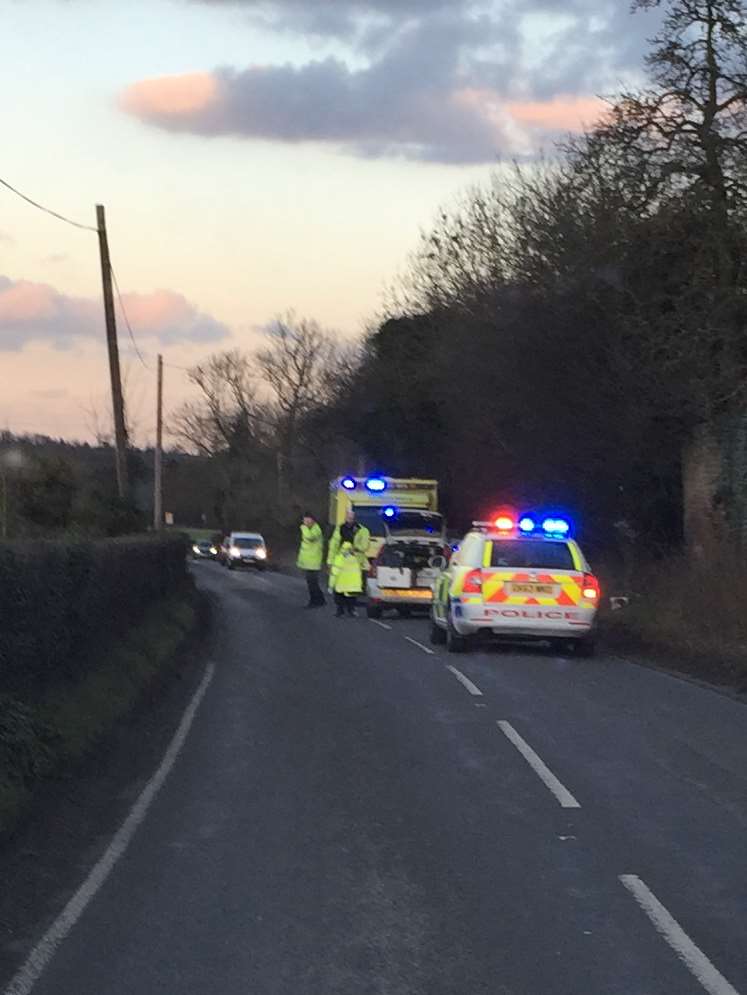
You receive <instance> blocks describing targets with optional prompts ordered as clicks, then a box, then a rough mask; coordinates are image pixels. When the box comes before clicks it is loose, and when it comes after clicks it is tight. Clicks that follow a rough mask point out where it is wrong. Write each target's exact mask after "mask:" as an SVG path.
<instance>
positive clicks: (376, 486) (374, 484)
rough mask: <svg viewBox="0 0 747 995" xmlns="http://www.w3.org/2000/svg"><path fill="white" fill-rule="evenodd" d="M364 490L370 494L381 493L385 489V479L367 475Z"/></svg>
mask: <svg viewBox="0 0 747 995" xmlns="http://www.w3.org/2000/svg"><path fill="white" fill-rule="evenodd" d="M366 490H368V491H371V493H372V494H381V492H382V491H385V490H386V480H384V478H383V477H369V478H368V480H367V481H366Z"/></svg>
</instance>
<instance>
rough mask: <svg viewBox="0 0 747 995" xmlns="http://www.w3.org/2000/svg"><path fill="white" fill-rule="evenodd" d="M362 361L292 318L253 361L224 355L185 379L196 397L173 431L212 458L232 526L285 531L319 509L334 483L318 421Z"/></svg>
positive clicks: (277, 327) (312, 325)
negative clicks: (306, 507)
mask: <svg viewBox="0 0 747 995" xmlns="http://www.w3.org/2000/svg"><path fill="white" fill-rule="evenodd" d="M356 361H357V359H356V353H355V349H354V348H352V347H344V346H341V345H340V344H339V343H338V341H337V340H336V338H335V337H334V336H333V335H331V334H330V333H328V332H325V331H324V330H323V329H322V328H321V327H320V326H319V325H318V324H317V323H316V322H314V321H312V320H310V319H306V318H300V319H296V317H295V316H294V315H293V314H292V313H289V314H288V315H286V316H285V317H284V318H280V319H278V320H277V321H276V322H274V323H273V325H272V326H271V327H270V329H269V330H268V332H267V344H266V345H264V346H263V347H262V348H260V349H258V350H256V351H255V352H254V353H250V354H247V353H242V352H240V351H239V350H231V351H229V352H224V353H219V354H216V355H213V356H211V357H209V358H208V359H207V360H206V361H205V362H204V363H202V364H200V365H198V366H196V367H194V368H193V369H192V370H190V371H189V378H190V380H191V381H192V383H193V384H194V385H195V387H196V388H197V389H198V391H199V396H198V399H197V400H195V401H192V402H188V403H186V404H184V405H182V407H181V408H180V409H179V410H178V411H177V412H175V414H174V415H173V417H172V419H171V431H172V434H173V435H175V436H176V438H177V439H179V441H180V442H181V443H182V445H184V446H185V447H186V448H187V449H189V450H191V451H195V452H199V453H202V454H204V455H206V456H209V457H211V459H212V461H213V464H214V466H215V468H216V470H217V471H218V473H219V480H218V488H217V489H218V491H219V494H218V497H217V500H218V503H219V505H220V507H221V518H222V519H223V524H224V525H225V526H226V527H229V526H232V527H241V526H242V525H246V526H247V527H248V526H249V525H251V524H256V522H257V520H258V519H260V518H268V517H269V518H271V519H273V520H275V521H277V522H280V523H285V522H289V521H290V520H295V518H296V517H297V515H298V510H299V508H300V506H301V505H302V504H304V503H306V502H307V501H309V500H311V502H312V503H319V500H320V494H321V492H322V489H325V490H326V483H327V481H328V479H329V473H328V465H327V461H326V460H325V458H324V453H323V452H322V451H321V450H322V448H323V447H320V445H319V444H318V442H319V437H320V435H321V434H323V424H324V420H323V418H321V417H320V413H321V412H322V411H323V410H324V408H325V405H329V404H330V403H331V401H332V399H333V398H334V397H335V396H336V394H337V392H338V391H339V390H340V389H341V385H342V384H344V383H345V382H347V381H349V380H350V378H351V376H352V371H353V370H354V368H355V365H356ZM326 438H327V437H326V436H325V440H326ZM322 481H323V483H321V482H322Z"/></svg>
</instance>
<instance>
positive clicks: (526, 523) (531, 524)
mask: <svg viewBox="0 0 747 995" xmlns="http://www.w3.org/2000/svg"><path fill="white" fill-rule="evenodd" d="M536 528H537V525H536V523H535V521H534V519H533V518H530V517H529V515H524V517H523V518H520V519H519V532H523V533H524V534H525V535H528V534H529V533H531V532H534V530H535V529H536Z"/></svg>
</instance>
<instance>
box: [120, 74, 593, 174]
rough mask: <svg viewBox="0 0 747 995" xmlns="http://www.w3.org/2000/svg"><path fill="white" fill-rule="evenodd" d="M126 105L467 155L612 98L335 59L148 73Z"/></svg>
mask: <svg viewBox="0 0 747 995" xmlns="http://www.w3.org/2000/svg"><path fill="white" fill-rule="evenodd" d="M120 105H121V107H122V108H123V109H124V110H125V111H126V112H127V113H129V114H132V115H134V116H136V117H138V118H140V119H141V120H142V121H144V122H146V123H148V124H151V125H154V126H156V127H160V128H163V129H165V130H169V131H185V132H190V133H193V134H199V135H205V136H215V135H227V134H231V135H239V136H242V137H246V138H262V139H269V140H274V141H281V142H299V141H318V142H328V143H335V144H336V145H338V146H341V147H346V148H347V149H348V150H349V151H352V152H353V153H354V154H356V155H362V156H383V155H386V156H397V155H399V156H404V157H407V158H412V159H422V160H430V161H438V162H462V163H469V162H489V161H495V160H496V159H497V158H500V157H501V156H506V155H511V154H514V153H515V152H517V151H518V150H519V149H524V148H526V146H527V140H528V141H529V143H530V144H531V141H532V139H533V137H538V132H541V133H542V135H540V136H539V137H540V138H542V137H544V135H546V134H547V133H557V132H567V131H580V130H582V128H583V127H584V126H585V125H588V124H591V123H593V122H594V120H596V119H597V118H598V117H599V115H600V112H601V111H602V110H603V107H604V105H603V103H602V102H601V101H599V100H596V99H594V98H589V97H574V96H562V95H561V96H556V97H553V98H552V99H549V100H544V101H534V102H531V101H528V102H524V103H520V102H507V101H506V99H505V98H504V97H503V96H502V95H501V94H500V93H499V92H498V91H497V90H495V89H493V88H492V87H465V86H463V85H457V84H456V82H455V81H454V80H450V81H448V82H446V81H439V83H438V84H436V85H435V86H428V85H425V86H422V87H421V86H418V85H414V84H413V82H412V81H410V85H409V86H406V87H404V88H402V89H401V90H400V91H399V92H396V93H392V92H391V91H390V89H389V86H388V82H387V80H386V78H385V76H384V73H383V72H377V71H376V70H375V69H369V70H362V71H358V72H353V71H351V70H350V69H348V67H347V66H346V65H345V64H344V63H342V62H340V61H339V60H336V59H326V60H324V61H322V62H312V63H308V64H307V65H306V66H303V67H298V68H297V67H292V66H252V67H250V68H248V69H245V70H243V71H236V70H221V71H220V72H218V73H215V74H209V73H189V74H185V75H182V76H166V77H161V78H156V79H150V80H142V81H140V82H138V83H134V84H133V85H132V86H130V87H129V88H128V89H127V90H125V92H124V93H123V95H122V97H121V99H120ZM520 135H523V140H521V139H520V140H518V141H517V138H518V137H519V136H520Z"/></svg>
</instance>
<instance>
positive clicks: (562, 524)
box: [542, 518, 571, 539]
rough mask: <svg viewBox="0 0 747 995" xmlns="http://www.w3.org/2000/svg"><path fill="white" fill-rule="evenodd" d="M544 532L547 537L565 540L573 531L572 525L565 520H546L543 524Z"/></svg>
mask: <svg viewBox="0 0 747 995" xmlns="http://www.w3.org/2000/svg"><path fill="white" fill-rule="evenodd" d="M542 531H543V532H544V533H545V535H547V536H552V537H553V538H556V539H565V538H566V537H567V536H568V533H569V532H570V531H571V523H570V522H569V521H567V519H565V518H546V519H545V520H544V522H543V523H542Z"/></svg>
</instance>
